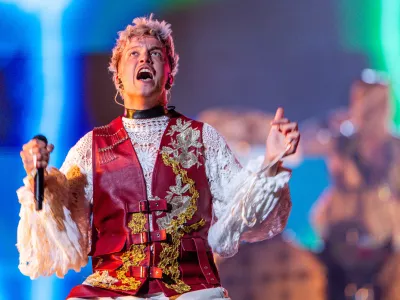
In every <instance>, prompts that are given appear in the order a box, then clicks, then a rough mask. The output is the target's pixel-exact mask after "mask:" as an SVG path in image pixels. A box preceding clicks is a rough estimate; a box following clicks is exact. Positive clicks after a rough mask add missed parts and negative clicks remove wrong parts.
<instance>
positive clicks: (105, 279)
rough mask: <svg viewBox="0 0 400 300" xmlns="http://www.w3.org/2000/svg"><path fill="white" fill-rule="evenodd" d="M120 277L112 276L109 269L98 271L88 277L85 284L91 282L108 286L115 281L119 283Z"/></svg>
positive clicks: (100, 285) (90, 283) (99, 285)
mask: <svg viewBox="0 0 400 300" xmlns="http://www.w3.org/2000/svg"><path fill="white" fill-rule="evenodd" d="M117 282H118V279H116V278H114V277H112V276H110V275H109V274H108V271H100V272H99V271H96V272H95V273H93V274H92V275H90V276H89V277H88V278H86V280H85V282H84V284H89V285H92V286H98V287H102V288H108V287H109V286H111V285H112V284H113V283H117Z"/></svg>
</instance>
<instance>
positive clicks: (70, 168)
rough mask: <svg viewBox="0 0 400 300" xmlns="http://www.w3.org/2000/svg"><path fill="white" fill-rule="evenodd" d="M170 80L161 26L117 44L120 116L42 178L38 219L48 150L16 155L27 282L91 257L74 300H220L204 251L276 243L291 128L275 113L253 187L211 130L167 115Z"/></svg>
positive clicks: (292, 147) (133, 28) (292, 146)
mask: <svg viewBox="0 0 400 300" xmlns="http://www.w3.org/2000/svg"><path fill="white" fill-rule="evenodd" d="M177 68H178V55H177V54H176V53H175V49H174V43H173V39H172V36H171V29H170V25H169V24H167V23H166V22H165V21H163V22H159V21H157V20H154V19H153V18H152V16H150V18H137V19H135V20H134V21H133V25H128V26H127V27H126V29H125V30H124V31H121V32H120V33H119V38H118V40H117V43H116V46H115V47H114V49H113V54H112V58H111V63H110V70H111V72H112V73H113V80H114V83H115V85H116V88H117V93H119V94H120V95H121V96H122V99H123V101H124V106H125V113H124V116H123V117H118V118H117V119H115V120H114V121H112V122H111V123H110V124H109V125H107V126H103V127H100V128H95V129H94V130H93V131H91V132H89V133H88V134H86V135H85V136H84V137H83V138H82V139H81V140H80V141H79V142H78V143H77V144H76V145H75V146H74V147H73V148H72V149H71V150H70V152H69V154H68V156H67V158H66V160H65V162H64V164H63V166H62V167H61V169H60V171H58V170H57V169H54V168H53V169H50V171H49V172H48V174H47V175H46V178H45V182H46V190H45V201H44V205H43V211H39V212H37V211H35V210H34V206H33V202H34V199H33V194H32V182H31V177H32V175H31V174H32V170H35V165H34V162H35V161H36V167H47V164H48V161H49V156H50V153H51V151H52V149H53V146H51V145H50V146H48V147H45V145H44V144H43V143H41V142H40V141H37V140H32V141H30V142H29V143H28V144H26V145H24V147H23V151H22V152H21V156H22V158H23V162H24V167H25V169H26V171H27V174H28V178H27V179H26V180H25V186H24V187H22V188H21V189H20V190H19V191H18V196H19V200H20V202H21V204H22V205H21V213H20V216H21V220H20V224H19V228H18V244H17V246H18V249H19V251H20V266H19V267H20V270H21V271H22V272H23V273H24V274H26V275H29V276H30V277H31V278H36V277H38V276H40V275H51V274H56V275H57V276H59V277H63V276H64V275H65V274H66V272H67V271H68V270H69V269H74V270H76V271H79V270H80V268H81V267H82V266H84V265H85V264H86V263H87V257H88V255H91V256H92V263H93V274H92V275H90V276H89V277H88V278H87V279H86V280H85V282H84V283H83V284H82V285H80V286H77V287H75V288H74V289H73V290H72V291H71V293H70V295H69V298H70V299H77V298H78V299H99V298H100V299H180V300H182V299H183V300H184V299H204V300H206V299H220V298H227V297H228V296H227V295H226V293H225V291H224V290H223V289H222V287H221V286H220V283H219V276H218V272H217V269H216V267H215V265H214V262H213V259H212V251H214V252H217V253H218V254H220V255H222V256H232V255H234V254H235V253H236V252H237V250H238V245H239V242H240V241H241V240H247V241H250V242H253V241H257V240H263V239H266V238H269V237H271V236H273V235H275V234H277V233H278V232H280V231H282V229H283V228H284V226H285V224H286V221H287V218H288V214H289V211H290V208H291V202H290V197H289V192H288V187H287V182H288V180H289V177H290V176H289V173H288V172H287V171H285V170H284V169H283V168H281V165H280V160H279V159H280V158H281V157H282V156H285V155H290V154H293V153H294V152H295V151H296V148H297V145H298V142H299V132H298V129H297V124H296V123H291V122H289V120H287V119H284V118H283V110H282V109H278V111H277V114H276V116H275V120H274V122H273V125H274V128H273V129H272V130H271V132H270V135H269V137H268V139H267V147H268V148H269V151H268V156H266V158H265V160H264V163H263V166H267V168H266V171H263V173H262V172H261V173H260V172H259V173H254V174H253V175H252V174H251V173H250V172H249V171H247V170H242V169H241V167H240V165H239V164H238V163H237V161H236V160H235V158H234V156H233V155H232V153H231V151H230V150H229V148H228V147H227V145H226V144H225V142H224V140H223V139H222V138H221V136H220V135H219V134H218V133H217V132H216V131H215V130H214V129H213V128H212V127H211V126H209V125H207V124H203V123H200V122H196V121H194V120H190V119H188V118H186V117H184V116H182V115H181V114H179V113H177V112H175V111H174V110H167V109H166V104H167V96H168V94H169V91H170V89H171V87H172V85H173V82H174V77H175V75H176V73H177ZM269 164H270V166H269ZM268 166H269V167H268ZM258 167H259V168H260V167H261V164H260V165H259V166H258ZM259 168H258V169H259Z"/></svg>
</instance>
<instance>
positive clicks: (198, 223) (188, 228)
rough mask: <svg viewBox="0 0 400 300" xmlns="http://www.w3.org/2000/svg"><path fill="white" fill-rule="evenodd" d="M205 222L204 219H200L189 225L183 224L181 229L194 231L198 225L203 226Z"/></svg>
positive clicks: (187, 231)
mask: <svg viewBox="0 0 400 300" xmlns="http://www.w3.org/2000/svg"><path fill="white" fill-rule="evenodd" d="M205 224H206V221H205V220H204V219H201V220H200V221H199V222H197V223H194V224H192V225H190V226H185V227H183V228H182V230H183V231H184V232H185V233H190V232H192V231H196V230H197V229H199V228H200V227H203V226H204V225H205Z"/></svg>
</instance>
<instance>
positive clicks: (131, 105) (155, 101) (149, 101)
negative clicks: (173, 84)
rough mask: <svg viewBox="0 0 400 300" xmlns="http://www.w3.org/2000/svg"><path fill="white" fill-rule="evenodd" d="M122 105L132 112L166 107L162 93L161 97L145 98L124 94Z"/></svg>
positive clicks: (164, 95) (164, 96)
mask: <svg viewBox="0 0 400 300" xmlns="http://www.w3.org/2000/svg"><path fill="white" fill-rule="evenodd" d="M123 98H124V104H125V108H126V109H132V110H146V109H151V108H153V107H156V106H159V105H161V106H166V103H167V95H166V93H165V92H162V94H161V95H155V96H149V97H145V96H142V95H129V94H124V95H123Z"/></svg>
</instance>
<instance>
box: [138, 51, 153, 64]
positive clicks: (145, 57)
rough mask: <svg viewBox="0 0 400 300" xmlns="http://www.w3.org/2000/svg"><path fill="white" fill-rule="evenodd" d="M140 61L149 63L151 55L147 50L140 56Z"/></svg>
mask: <svg viewBox="0 0 400 300" xmlns="http://www.w3.org/2000/svg"><path fill="white" fill-rule="evenodd" d="M140 62H141V63H151V56H150V54H149V53H148V52H145V53H143V54H142V55H141V56H140Z"/></svg>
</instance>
